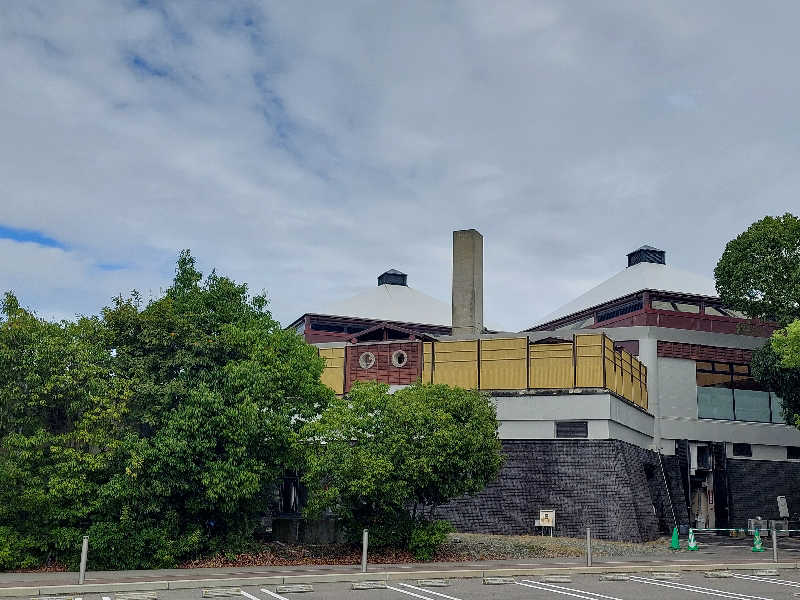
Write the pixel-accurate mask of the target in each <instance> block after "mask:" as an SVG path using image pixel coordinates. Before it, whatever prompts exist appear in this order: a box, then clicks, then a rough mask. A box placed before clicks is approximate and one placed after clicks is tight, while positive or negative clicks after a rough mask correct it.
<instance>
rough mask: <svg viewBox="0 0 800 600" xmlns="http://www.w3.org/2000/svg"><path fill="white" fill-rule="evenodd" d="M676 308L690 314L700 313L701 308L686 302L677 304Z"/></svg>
mask: <svg viewBox="0 0 800 600" xmlns="http://www.w3.org/2000/svg"><path fill="white" fill-rule="evenodd" d="M675 308H677V309H678V310H679V311H681V312H688V313H695V314H697V313H699V312H700V307H699V306H698V305H697V304H687V303H685V302H676V303H675Z"/></svg>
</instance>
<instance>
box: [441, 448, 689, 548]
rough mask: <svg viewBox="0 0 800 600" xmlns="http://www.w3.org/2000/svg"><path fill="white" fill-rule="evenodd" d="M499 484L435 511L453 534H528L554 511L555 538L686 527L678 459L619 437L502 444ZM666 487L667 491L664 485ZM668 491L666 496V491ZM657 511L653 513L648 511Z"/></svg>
mask: <svg viewBox="0 0 800 600" xmlns="http://www.w3.org/2000/svg"><path fill="white" fill-rule="evenodd" d="M503 453H504V454H505V457H506V462H505V465H504V466H503V469H502V471H501V473H500V476H499V478H498V480H497V481H495V482H494V483H492V484H490V485H489V486H488V487H487V488H486V489H485V490H483V491H482V492H480V493H478V494H477V495H475V496H471V497H462V498H458V499H456V500H453V501H451V502H450V503H448V504H446V505H444V506H441V507H439V508H438V509H437V512H436V516H437V517H438V518H443V519H448V520H449V521H451V522H452V523H453V525H454V526H455V528H456V529H457V530H458V531H463V532H476V533H498V534H530V533H534V529H535V526H534V521H535V520H536V519H537V518H538V517H539V510H540V509H545V508H552V509H555V510H556V529H555V534H556V535H566V536H574V537H578V536H582V535H584V534H585V530H586V526H587V525H588V526H590V527H591V528H592V535H593V537H597V538H600V539H612V540H630V541H645V540H652V539H655V538H657V537H658V536H659V535H660V534H661V533H666V532H667V531H669V530H671V528H672V527H673V526H674V523H675V521H674V520H673V509H674V512H675V518H676V520H677V521H678V522H679V523H685V522H687V519H688V515H687V512H686V505H685V503H684V502H683V501H682V498H683V494H684V491H683V486H682V484H681V479H680V471H679V465H678V461H677V460H676V459H675V457H666V456H665V457H663V459H664V471H663V473H662V470H661V464H660V461H659V456H658V454H656V453H655V452H650V451H648V450H644V449H642V448H639V447H637V446H633V445H631V444H628V443H626V442H622V441H619V440H505V441H503ZM665 479H666V482H667V485H666V486H665V484H664V480H665ZM668 490H669V491H668ZM654 507H655V510H654Z"/></svg>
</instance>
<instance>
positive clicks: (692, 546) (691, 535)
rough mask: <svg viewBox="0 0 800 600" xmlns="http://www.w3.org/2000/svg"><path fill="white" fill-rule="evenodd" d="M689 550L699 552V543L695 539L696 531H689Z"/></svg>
mask: <svg viewBox="0 0 800 600" xmlns="http://www.w3.org/2000/svg"><path fill="white" fill-rule="evenodd" d="M689 550H697V541H696V540H695V539H694V530H692V529H690V530H689Z"/></svg>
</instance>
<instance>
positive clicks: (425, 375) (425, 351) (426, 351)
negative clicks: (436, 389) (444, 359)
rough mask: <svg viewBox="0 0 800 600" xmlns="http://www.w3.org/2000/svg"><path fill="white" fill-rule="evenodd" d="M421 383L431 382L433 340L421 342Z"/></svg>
mask: <svg viewBox="0 0 800 600" xmlns="http://www.w3.org/2000/svg"><path fill="white" fill-rule="evenodd" d="M422 383H433V342H424V343H423V344H422Z"/></svg>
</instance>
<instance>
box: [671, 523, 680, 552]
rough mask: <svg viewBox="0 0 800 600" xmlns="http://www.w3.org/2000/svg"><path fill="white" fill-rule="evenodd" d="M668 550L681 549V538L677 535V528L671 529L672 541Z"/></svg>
mask: <svg viewBox="0 0 800 600" xmlns="http://www.w3.org/2000/svg"><path fill="white" fill-rule="evenodd" d="M669 548H670V550H680V549H681V540H680V538H679V537H678V528H677V527H675V529H673V530H672V542H670V545H669Z"/></svg>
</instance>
